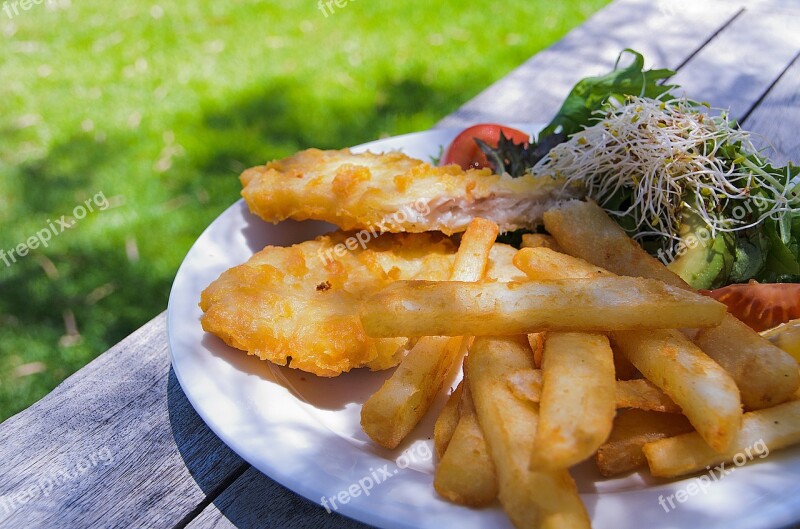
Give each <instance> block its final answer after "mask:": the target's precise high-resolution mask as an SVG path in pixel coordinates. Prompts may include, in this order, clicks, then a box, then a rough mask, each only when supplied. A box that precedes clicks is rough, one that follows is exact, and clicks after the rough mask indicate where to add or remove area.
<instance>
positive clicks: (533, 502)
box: [465, 337, 589, 529]
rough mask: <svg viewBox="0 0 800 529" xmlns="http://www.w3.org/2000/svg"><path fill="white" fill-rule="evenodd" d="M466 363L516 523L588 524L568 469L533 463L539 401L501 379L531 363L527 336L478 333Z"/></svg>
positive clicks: (554, 527) (550, 528) (559, 528)
mask: <svg viewBox="0 0 800 529" xmlns="http://www.w3.org/2000/svg"><path fill="white" fill-rule="evenodd" d="M465 366H466V376H467V380H468V381H469V387H470V391H471V393H472V399H473V401H474V403H475V410H476V413H477V416H478V422H479V424H480V427H481V430H482V431H483V435H484V436H485V438H486V443H487V445H488V447H489V455H490V456H491V458H492V461H493V462H494V466H495V469H496V470H497V482H498V490H499V492H498V497H499V498H500V503H501V504H502V505H503V508H504V509H505V511H506V513H508V516H509V518H511V521H512V523H513V524H514V526H515V527H518V528H519V529H522V528H530V527H541V528H547V529H570V528H579V527H583V528H588V527H589V516H588V515H587V513H586V508H585V507H584V506H583V504H582V503H581V499H580V496H579V495H578V490H577V487H576V486H575V482H574V481H573V480H572V477H570V475H569V473H568V472H567V471H566V470H564V469H561V470H532V469H531V468H530V454H531V450H530V443H531V440H532V439H534V438H535V437H536V428H537V423H538V419H539V410H538V405H536V404H534V403H532V402H527V401H525V400H523V399H519V398H517V397H516V395H514V393H513V392H512V391H511V389H510V388H509V387H508V384H507V383H506V381H505V380H504V379H503V377H504V375H505V374H507V373H511V372H514V371H518V370H521V369H532V368H533V359H532V358H531V350H530V348H529V346H528V343H527V340H525V339H524V337H481V338H477V339H476V340H475V343H473V345H472V347H471V348H470V352H469V355H467V360H466V363H465Z"/></svg>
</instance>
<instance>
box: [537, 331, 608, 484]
mask: <svg viewBox="0 0 800 529" xmlns="http://www.w3.org/2000/svg"><path fill="white" fill-rule="evenodd" d="M542 373H543V375H544V380H543V386H542V395H541V401H540V403H539V426H538V429H537V430H536V439H535V441H534V443H533V447H532V448H533V452H532V454H531V467H532V468H543V469H558V468H569V467H571V466H572V465H574V464H577V463H580V462H581V461H583V460H585V459H588V458H589V457H591V455H592V454H594V453H595V451H596V450H597V449H598V448H599V447H600V445H601V444H603V442H604V441H605V440H606V438H607V437H608V435H609V434H610V433H611V426H612V424H613V422H614V414H615V413H616V405H615V380H614V355H613V353H612V352H611V346H610V345H609V343H608V338H607V337H606V336H605V335H603V334H590V333H562V332H554V333H549V334H548V336H547V341H546V342H545V346H544V357H543V360H542Z"/></svg>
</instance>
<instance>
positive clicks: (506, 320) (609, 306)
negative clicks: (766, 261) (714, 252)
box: [361, 277, 725, 337]
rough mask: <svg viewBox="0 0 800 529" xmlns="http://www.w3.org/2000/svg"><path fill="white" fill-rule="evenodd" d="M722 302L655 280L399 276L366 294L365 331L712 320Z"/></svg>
mask: <svg viewBox="0 0 800 529" xmlns="http://www.w3.org/2000/svg"><path fill="white" fill-rule="evenodd" d="M724 316H725V305H723V304H721V303H717V302H716V301H713V300H712V299H711V298H709V297H707V296H702V295H700V294H696V293H692V292H687V291H685V290H682V289H679V288H675V287H671V286H669V285H665V284H663V283H661V282H660V281H655V280H652V279H641V278H633V277H600V278H596V279H564V280H552V281H527V282H521V283H516V282H513V283H502V282H491V283H489V282H485V283H465V282H460V281H397V282H395V283H393V284H391V285H389V286H388V287H387V288H384V289H383V290H381V291H380V292H379V293H377V294H376V295H374V296H372V297H371V298H369V299H367V300H365V302H364V304H363V305H362V309H361V321H362V323H363V324H364V329H365V330H366V332H367V334H369V335H370V336H374V337H391V336H465V335H473V336H491V335H509V334H526V333H534V332H540V331H546V330H559V331H611V330H632V329H655V328H669V327H672V328H675V327H687V326H689V325H694V326H712V325H716V324H718V323H719V322H720V321H721V320H722V318H723V317H724Z"/></svg>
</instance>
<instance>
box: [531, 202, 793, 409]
mask: <svg viewBox="0 0 800 529" xmlns="http://www.w3.org/2000/svg"><path fill="white" fill-rule="evenodd" d="M544 225H545V227H546V228H547V231H548V232H550V234H552V235H553V237H555V239H556V242H557V243H558V245H559V246H560V247H561V248H563V249H564V251H565V252H566V253H569V254H570V255H574V256H576V257H580V258H583V259H586V260H587V261H589V262H591V263H593V264H595V265H597V266H602V267H603V268H606V269H607V270H609V271H611V272H614V273H616V274H620V275H629V276H635V277H648V278H651V279H658V280H660V281H663V282H664V283H666V284H668V285H672V286H675V287H679V288H685V289H690V287H689V285H687V284H686V283H685V282H684V281H683V280H682V279H681V278H680V277H678V276H677V275H676V274H674V273H673V272H672V271H670V270H669V269H668V268H667V267H666V266H664V265H663V264H662V263H661V262H659V261H658V260H657V259H655V258H654V257H652V256H650V255H649V254H648V253H647V252H645V251H644V250H643V249H642V248H641V247H640V246H639V245H638V244H637V243H636V242H635V241H633V240H631V238H630V237H628V236H627V234H625V232H624V231H623V230H622V228H620V227H619V225H617V223H616V222H614V221H613V220H612V219H611V218H610V217H609V216H608V215H607V214H606V213H605V211H603V209H602V208H601V207H600V206H598V205H597V204H595V203H594V202H580V201H570V202H565V203H563V204H561V205H559V206H557V207H556V208H553V209H551V210H549V211H547V212H546V213H545V214H544ZM689 327H694V326H689ZM698 345H699V346H700V348H701V349H702V350H703V351H704V352H705V353H706V354H707V355H708V356H710V357H711V358H713V359H714V360H715V361H716V362H717V363H719V365H721V366H722V367H723V368H724V369H725V370H726V371H728V372H729V373H730V374H731V375H732V376H733V377H734V380H735V381H736V384H737V385H738V386H739V390H740V391H741V396H742V402H743V403H744V405H745V407H746V408H748V409H760V408H765V407H769V406H774V405H775V404H778V403H780V402H784V401H786V400H787V399H789V398H791V395H792V394H793V393H794V392H795V391H797V389H798V386H800V377H798V373H797V366H796V364H797V362H795V361H794V359H793V358H792V357H791V356H790V355H789V354H788V353H786V352H784V351H782V350H781V349H780V348H778V347H776V346H774V345H773V344H771V343H769V342H768V341H767V340H765V339H764V338H763V337H761V336H759V335H758V333H756V332H755V331H753V330H750V328H749V327H747V326H746V325H744V324H743V323H741V322H740V321H739V320H737V319H736V318H734V317H733V316H731V315H727V316H726V317H725V321H724V322H723V324H722V325H720V326H718V327H716V328H713V329H709V330H706V331H703V332H701V333H700V335H699V336H698Z"/></svg>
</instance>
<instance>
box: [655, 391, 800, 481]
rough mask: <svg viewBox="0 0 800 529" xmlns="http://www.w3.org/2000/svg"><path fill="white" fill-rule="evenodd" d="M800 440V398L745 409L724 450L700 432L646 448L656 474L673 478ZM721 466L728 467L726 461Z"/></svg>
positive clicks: (766, 453) (761, 454)
mask: <svg viewBox="0 0 800 529" xmlns="http://www.w3.org/2000/svg"><path fill="white" fill-rule="evenodd" d="M797 443H800V401H790V402H786V403H784V404H779V405H778V406H774V407H772V408H766V409H763V410H758V411H751V412H749V413H745V414H744V418H743V420H742V427H741V429H740V430H739V431H738V432H737V433H736V437H735V438H734V440H733V442H732V443H731V445H730V447H729V448H728V450H726V451H725V452H724V453H718V452H715V451H714V450H712V449H711V448H709V446H708V445H706V444H705V443H704V442H703V439H702V438H701V437H700V436H699V435H698V434H697V433H688V434H683V435H678V436H676V437H670V438H668V439H662V440H660V441H655V442H652V443H647V444H646V445H644V447H643V448H642V450H643V451H644V455H645V457H647V463H648V464H649V465H650V472H651V473H652V474H653V475H654V476H656V477H662V478H672V477H676V476H683V475H685V474H690V473H692V472H697V471H699V470H704V469H706V468H708V467H711V466H713V465H717V464H720V463H725V462H729V461H733V462H734V464H736V466H741V465H742V464H744V462H746V461H749V460H752V459H754V458H755V457H756V456H757V457H759V458H763V457H766V456H767V455H769V452H770V451H772V450H778V449H780V448H784V447H786V446H790V445H793V444H797ZM740 461H741V462H740ZM717 470H720V471H724V465H722V468H720V467H718V468H717Z"/></svg>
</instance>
